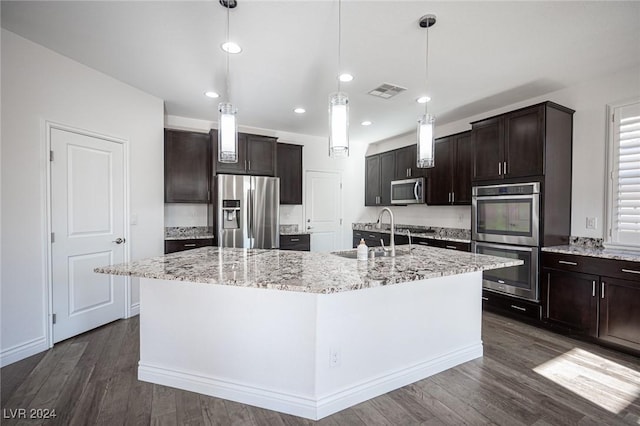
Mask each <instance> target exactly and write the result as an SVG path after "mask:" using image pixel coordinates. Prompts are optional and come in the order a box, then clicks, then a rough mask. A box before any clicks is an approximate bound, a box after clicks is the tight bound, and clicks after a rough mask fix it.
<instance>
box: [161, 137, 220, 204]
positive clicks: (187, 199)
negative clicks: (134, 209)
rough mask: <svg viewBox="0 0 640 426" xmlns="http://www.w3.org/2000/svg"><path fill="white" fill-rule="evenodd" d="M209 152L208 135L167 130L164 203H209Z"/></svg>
mask: <svg viewBox="0 0 640 426" xmlns="http://www.w3.org/2000/svg"><path fill="white" fill-rule="evenodd" d="M210 150H211V146H210V143H209V136H208V135H207V134H206V133H196V132H185V131H181V130H171V129H165V131H164V202H165V203H207V202H209V197H210V192H209V188H210V185H209V177H210V175H211V154H210Z"/></svg>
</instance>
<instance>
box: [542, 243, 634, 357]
mask: <svg viewBox="0 0 640 426" xmlns="http://www.w3.org/2000/svg"><path fill="white" fill-rule="evenodd" d="M542 267H543V282H542V298H543V318H544V321H545V322H546V323H547V324H550V325H552V326H556V327H558V328H560V329H561V330H565V331H568V332H570V333H574V334H576V335H579V336H587V337H592V338H594V339H597V341H599V342H604V343H608V344H613V345H615V346H616V347H618V348H624V349H631V350H632V351H636V352H640V276H638V275H637V274H638V272H640V265H638V263H637V262H628V261H621V260H613V259H603V258H594V257H586V256H576V255H567V254H558V253H548V252H543V255H542Z"/></svg>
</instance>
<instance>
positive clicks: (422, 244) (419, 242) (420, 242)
mask: <svg viewBox="0 0 640 426" xmlns="http://www.w3.org/2000/svg"><path fill="white" fill-rule="evenodd" d="M416 242H417V243H418V244H420V245H421V246H428V245H429V243H425V242H424V241H416Z"/></svg>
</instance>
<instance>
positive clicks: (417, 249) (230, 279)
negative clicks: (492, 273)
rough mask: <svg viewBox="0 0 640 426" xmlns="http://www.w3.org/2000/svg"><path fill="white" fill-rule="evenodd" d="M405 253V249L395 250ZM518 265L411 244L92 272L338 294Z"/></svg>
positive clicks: (237, 255) (178, 256)
mask: <svg viewBox="0 0 640 426" xmlns="http://www.w3.org/2000/svg"><path fill="white" fill-rule="evenodd" d="M397 250H398V251H404V252H408V250H409V247H408V246H397ZM520 264H522V261H521V260H516V259H506V258H501V257H494V256H486V255H481V254H473V253H462V252H460V253H458V252H456V254H455V255H454V256H453V255H452V254H451V251H450V250H446V249H439V248H435V247H424V246H414V247H413V250H412V252H411V254H410V255H409V254H406V255H404V256H397V257H395V258H391V257H378V258H375V259H369V260H366V261H359V260H356V259H348V258H344V257H340V256H337V255H335V254H332V253H316V252H299V251H285V250H264V249H235V248H220V247H203V248H199V249H193V250H188V251H183V252H178V253H171V254H167V255H164V256H158V257H154V258H149V259H143V260H138V261H134V262H130V263H126V264H120V265H113V266H104V267H100V268H96V269H95V270H94V271H95V272H99V273H105V274H114V275H131V276H135V277H144V278H155V279H164V280H176V281H192V282H198V283H209V284H222V285H230V286H238V287H251V288H268V289H275V290H287V291H299V292H308V293H325V294H326V293H336V292H342V291H350V290H358V289H364V288H372V287H379V286H384V285H391V284H398V283H403V282H408V281H416V280H423V279H428V278H435V277H441V276H447V275H457V274H462V273H467V272H476V271H483V270H488V269H497V268H503V267H507V266H515V265H520Z"/></svg>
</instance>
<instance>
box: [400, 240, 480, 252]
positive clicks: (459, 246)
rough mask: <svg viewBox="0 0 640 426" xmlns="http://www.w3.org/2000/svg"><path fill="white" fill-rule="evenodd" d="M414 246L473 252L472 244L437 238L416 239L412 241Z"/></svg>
mask: <svg viewBox="0 0 640 426" xmlns="http://www.w3.org/2000/svg"><path fill="white" fill-rule="evenodd" d="M411 242H412V243H413V244H418V245H421V246H431V247H439V248H444V249H449V250H460V251H471V243H465V242H462V241H450V240H437V239H435V238H422V237H414V238H412V239H411Z"/></svg>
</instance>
